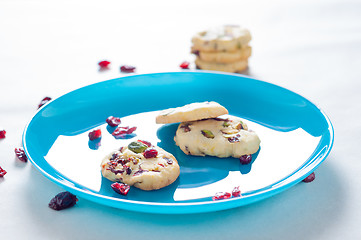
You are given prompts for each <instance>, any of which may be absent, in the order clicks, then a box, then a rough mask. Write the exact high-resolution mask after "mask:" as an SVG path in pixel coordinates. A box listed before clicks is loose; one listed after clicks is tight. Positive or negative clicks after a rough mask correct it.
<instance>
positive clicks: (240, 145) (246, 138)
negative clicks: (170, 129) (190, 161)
mask: <svg viewBox="0 0 361 240" xmlns="http://www.w3.org/2000/svg"><path fill="white" fill-rule="evenodd" d="M174 141H175V142H176V144H177V145H178V146H179V147H180V149H181V150H182V151H183V152H184V153H185V154H187V155H196V156H205V155H209V156H216V157H220V158H225V157H235V158H239V157H241V156H243V155H249V154H253V153H255V152H257V151H258V149H259V146H260V142H261V141H260V139H259V137H258V136H257V134H256V133H255V132H253V131H250V130H248V127H247V125H246V124H245V123H244V122H243V121H242V120H241V119H240V118H238V117H234V116H227V117H222V118H213V119H205V120H199V121H191V122H183V123H181V124H180V125H179V127H178V129H177V132H176V136H175V137H174Z"/></svg>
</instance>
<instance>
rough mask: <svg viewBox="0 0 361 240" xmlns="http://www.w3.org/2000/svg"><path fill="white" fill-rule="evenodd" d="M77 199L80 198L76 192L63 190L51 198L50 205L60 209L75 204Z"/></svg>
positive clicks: (52, 207)
mask: <svg viewBox="0 0 361 240" xmlns="http://www.w3.org/2000/svg"><path fill="white" fill-rule="evenodd" d="M77 201H78V199H77V197H76V196H75V195H74V194H72V193H70V192H68V191H66V192H61V193H58V194H57V195H56V196H55V197H54V198H53V199H51V200H50V203H49V207H50V208H51V209H54V210H57V211H59V210H63V209H65V208H70V207H72V206H74V205H75V204H76V202H77Z"/></svg>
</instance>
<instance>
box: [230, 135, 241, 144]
mask: <svg viewBox="0 0 361 240" xmlns="http://www.w3.org/2000/svg"><path fill="white" fill-rule="evenodd" d="M240 137H241V135H239V134H237V135H236V136H233V137H230V138H228V142H230V143H235V142H239V138H240Z"/></svg>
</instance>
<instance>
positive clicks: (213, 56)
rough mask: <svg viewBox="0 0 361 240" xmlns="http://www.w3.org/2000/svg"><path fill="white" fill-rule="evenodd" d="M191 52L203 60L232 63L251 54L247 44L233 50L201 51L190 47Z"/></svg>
mask: <svg viewBox="0 0 361 240" xmlns="http://www.w3.org/2000/svg"><path fill="white" fill-rule="evenodd" d="M192 53H195V54H196V55H197V56H198V57H199V59H201V60H202V61H205V62H214V63H232V62H236V61H240V60H247V59H248V58H249V57H250V56H251V54H252V48H251V47H250V46H248V45H247V46H244V47H242V48H241V49H239V50H236V51H234V52H203V51H198V50H195V49H193V48H192Z"/></svg>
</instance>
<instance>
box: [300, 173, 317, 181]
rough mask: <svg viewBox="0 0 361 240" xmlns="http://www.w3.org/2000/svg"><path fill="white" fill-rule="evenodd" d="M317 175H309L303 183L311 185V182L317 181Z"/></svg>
mask: <svg viewBox="0 0 361 240" xmlns="http://www.w3.org/2000/svg"><path fill="white" fill-rule="evenodd" d="M315 177H316V175H315V173H314V172H313V173H311V174H310V175H308V176H307V177H306V178H305V179H303V180H302V182H305V183H309V182H312V181H313V180H315Z"/></svg>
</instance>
